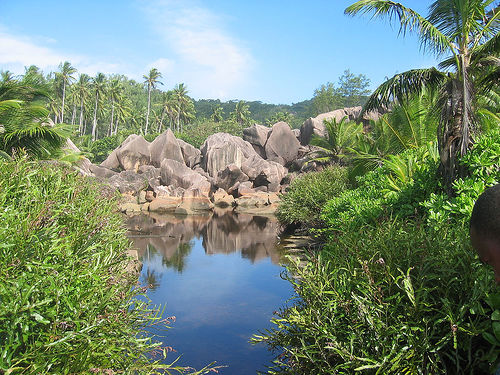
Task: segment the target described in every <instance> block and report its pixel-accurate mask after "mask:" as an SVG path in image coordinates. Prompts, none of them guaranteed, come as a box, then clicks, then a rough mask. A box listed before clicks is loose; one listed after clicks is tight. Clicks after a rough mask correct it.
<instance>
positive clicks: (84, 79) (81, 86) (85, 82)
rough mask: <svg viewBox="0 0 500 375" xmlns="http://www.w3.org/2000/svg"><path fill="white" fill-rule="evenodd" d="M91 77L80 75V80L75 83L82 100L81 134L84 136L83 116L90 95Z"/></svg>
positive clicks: (75, 88) (77, 93)
mask: <svg viewBox="0 0 500 375" xmlns="http://www.w3.org/2000/svg"><path fill="white" fill-rule="evenodd" d="M89 85H90V77H89V76H88V75H87V74H80V77H79V78H78V82H77V83H75V87H74V90H75V93H76V95H77V96H78V99H79V100H80V122H79V127H78V129H79V134H80V135H83V116H84V108H85V103H86V101H87V99H88V97H89V94H90V87H89Z"/></svg>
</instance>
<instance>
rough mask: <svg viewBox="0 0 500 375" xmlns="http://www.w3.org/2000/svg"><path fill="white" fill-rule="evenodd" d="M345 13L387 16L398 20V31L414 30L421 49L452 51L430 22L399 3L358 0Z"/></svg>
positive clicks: (442, 51) (448, 41)
mask: <svg viewBox="0 0 500 375" xmlns="http://www.w3.org/2000/svg"><path fill="white" fill-rule="evenodd" d="M345 13H346V14H348V15H356V14H358V13H361V14H366V13H373V18H376V17H387V18H389V20H390V21H399V33H400V34H403V35H405V34H406V33H407V32H416V33H417V34H418V35H419V37H420V42H421V45H422V47H423V49H424V50H425V49H430V50H432V51H434V52H435V53H436V54H438V55H441V54H442V53H444V52H445V51H450V52H452V53H455V52H454V48H453V45H452V44H451V43H450V40H449V39H448V37H447V36H446V35H444V34H443V33H442V32H441V31H440V30H439V29H438V28H437V27H436V26H435V25H434V24H433V23H432V22H430V21H429V20H427V19H426V18H424V17H422V16H421V15H420V14H418V13H417V12H415V11H414V10H412V9H410V8H407V7H405V6H403V5H402V4H400V3H397V2H394V1H387V0H360V1H357V2H356V3H354V4H352V5H351V6H349V7H348V8H347V9H346V10H345Z"/></svg>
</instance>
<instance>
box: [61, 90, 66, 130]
mask: <svg viewBox="0 0 500 375" xmlns="http://www.w3.org/2000/svg"><path fill="white" fill-rule="evenodd" d="M65 96H66V82H65V81H63V97H62V105H61V122H64V98H65Z"/></svg>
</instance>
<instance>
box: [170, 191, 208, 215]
mask: <svg viewBox="0 0 500 375" xmlns="http://www.w3.org/2000/svg"><path fill="white" fill-rule="evenodd" d="M213 207H214V205H213V203H212V202H211V201H210V199H209V198H208V196H207V195H206V194H204V192H202V191H201V190H200V189H188V190H186V191H185V192H184V194H183V196H182V200H181V203H180V204H179V205H178V206H177V208H176V209H175V213H177V214H185V215H196V214H198V215H199V214H201V213H206V212H207V211H210V210H211V209H212V208H213Z"/></svg>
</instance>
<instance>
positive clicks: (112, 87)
mask: <svg viewBox="0 0 500 375" xmlns="http://www.w3.org/2000/svg"><path fill="white" fill-rule="evenodd" d="M122 94H123V86H122V84H121V82H120V81H119V80H118V79H117V78H114V79H112V80H111V82H110V83H109V86H108V97H109V99H110V100H111V118H110V122H109V129H108V136H111V135H112V134H113V124H114V115H115V106H116V103H117V102H118V101H120V99H121V98H122Z"/></svg>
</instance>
